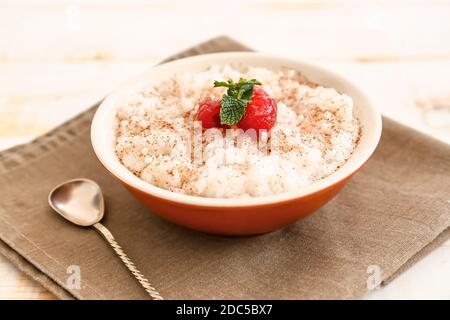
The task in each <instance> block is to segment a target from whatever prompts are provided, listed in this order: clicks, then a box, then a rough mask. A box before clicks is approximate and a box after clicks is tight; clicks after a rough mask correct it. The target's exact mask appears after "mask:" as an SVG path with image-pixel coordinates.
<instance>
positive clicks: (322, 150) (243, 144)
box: [91, 52, 381, 235]
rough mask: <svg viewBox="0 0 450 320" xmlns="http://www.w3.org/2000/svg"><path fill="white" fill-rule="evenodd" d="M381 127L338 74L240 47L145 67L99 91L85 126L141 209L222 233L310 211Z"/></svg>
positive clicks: (362, 157)
mask: <svg viewBox="0 0 450 320" xmlns="http://www.w3.org/2000/svg"><path fill="white" fill-rule="evenodd" d="M380 136H381V116H380V114H379V112H378V111H377V110H376V109H375V107H374V106H373V104H372V103H371V101H370V99H369V98H368V97H367V95H366V94H364V93H363V91H362V90H361V89H359V88H358V87H357V86H356V85H355V84H353V83H352V82H350V81H349V80H346V79H344V78H342V77H341V76H339V75H337V74H335V73H333V72H330V71H328V70H325V69H323V68H320V67H318V66H315V65H312V64H309V63H304V62H299V61H295V60H290V59H286V58H280V57H274V56H270V55H266V54H261V53H250V52H231V53H217V54H208V55H201V56H196V57H190V58H185V59H181V60H177V61H174V62H170V63H166V64H163V65H160V66H157V67H154V68H152V69H151V70H149V71H147V72H146V73H144V74H143V75H141V76H140V77H139V78H138V79H136V80H135V81H133V83H129V84H128V85H126V86H125V87H123V88H121V89H119V90H118V91H116V92H114V93H112V94H111V95H109V96H108V97H107V98H106V99H105V100H104V101H103V102H102V103H101V105H100V106H99V108H98V110H97V111H96V114H95V116H94V119H93V122H92V127H91V140H92V145H93V148H94V151H95V153H96V155H97V157H98V159H99V160H100V162H101V163H102V164H103V166H104V167H105V168H106V170H107V171H108V172H109V173H110V174H111V175H112V176H114V177H115V178H116V179H117V180H118V181H120V182H121V183H122V184H123V185H124V186H125V187H126V188H127V189H129V190H130V191H131V192H132V194H133V195H134V196H135V197H136V198H137V199H138V200H139V201H141V202H142V203H143V204H144V205H146V206H147V207H148V208H150V210H151V212H153V213H156V214H158V215H160V216H161V217H163V218H165V219H167V220H169V221H171V222H174V223H176V224H179V225H183V226H186V227H188V228H192V229H195V230H200V231H204V232H209V233H216V234H223V235H251V234H261V233H266V232H270V231H272V230H275V229H277V228H280V227H282V226H285V225H287V224H290V223H293V222H295V221H296V220H298V219H300V218H303V217H305V216H307V215H308V214H310V213H313V212H314V211H316V210H317V209H318V208H320V207H321V206H323V205H324V204H326V203H327V202H328V201H329V200H330V199H332V198H333V197H334V196H335V195H336V194H337V193H338V192H339V191H340V190H341V189H342V187H343V186H344V185H345V184H346V183H347V182H348V180H349V179H350V178H351V177H352V176H353V175H354V174H355V173H356V172H357V171H358V170H359V169H360V168H361V167H362V166H363V165H364V164H365V163H366V161H367V160H368V159H369V158H370V156H371V155H372V153H373V152H374V150H375V148H376V146H377V144H378V142H379V139H380Z"/></svg>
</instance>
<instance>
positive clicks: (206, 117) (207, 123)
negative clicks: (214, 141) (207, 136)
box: [197, 97, 222, 129]
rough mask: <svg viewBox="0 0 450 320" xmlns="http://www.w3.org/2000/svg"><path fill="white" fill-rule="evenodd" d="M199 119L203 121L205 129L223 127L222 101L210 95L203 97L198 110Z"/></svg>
mask: <svg viewBox="0 0 450 320" xmlns="http://www.w3.org/2000/svg"><path fill="white" fill-rule="evenodd" d="M197 119H198V120H200V121H201V122H202V127H203V128H205V129H208V128H221V127H222V126H221V124H220V101H219V100H213V99H211V98H210V97H207V98H205V99H203V101H202V102H200V107H199V108H198V111H197Z"/></svg>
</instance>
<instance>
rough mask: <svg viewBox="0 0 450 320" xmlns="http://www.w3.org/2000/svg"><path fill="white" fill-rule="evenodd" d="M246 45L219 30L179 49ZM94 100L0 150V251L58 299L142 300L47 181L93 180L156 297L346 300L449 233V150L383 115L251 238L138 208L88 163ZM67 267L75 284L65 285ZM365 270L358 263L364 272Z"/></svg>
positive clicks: (96, 165)
mask: <svg viewBox="0 0 450 320" xmlns="http://www.w3.org/2000/svg"><path fill="white" fill-rule="evenodd" d="M227 50H234V51H236V50H247V48H245V47H244V46H242V45H240V44H238V43H236V42H235V41H233V40H231V39H229V38H226V37H220V38H216V39H214V40H211V41H208V42H206V43H203V44H201V45H199V46H197V47H195V48H193V49H191V50H188V51H186V52H184V53H182V54H181V55H177V56H175V57H172V59H174V58H178V57H181V56H187V55H193V54H201V53H207V52H215V51H227ZM94 109H95V107H93V108H92V109H90V110H89V111H87V112H85V113H83V114H81V115H80V116H78V117H76V118H75V119H73V120H70V121H69V122H67V123H66V124H64V125H62V126H61V127H59V128H57V129H55V130H53V131H52V132H50V133H48V134H46V135H45V136H42V137H40V138H38V139H36V140H35V141H33V142H31V143H29V144H25V145H22V146H18V147H15V148H12V149H10V150H7V151H4V152H2V153H1V154H0V186H1V192H0V238H1V241H0V252H1V253H3V254H4V255H5V256H7V257H8V258H9V259H10V260H11V261H12V262H13V263H14V264H15V265H17V266H18V267H19V268H20V269H22V270H23V271H25V272H26V273H27V274H29V275H30V276H31V277H32V278H34V279H35V280H37V281H38V282H40V283H41V284H42V285H44V286H45V287H46V288H48V289H49V290H50V291H51V292H53V293H54V294H55V295H57V296H58V297H61V298H79V299H106V298H112V299H118V298H124V299H128V298H146V295H145V293H144V291H143V290H142V289H141V288H140V287H139V286H138V284H137V282H136V281H135V280H134V279H133V278H132V276H131V275H130V274H129V272H128V271H127V270H126V269H125V267H124V266H123V265H122V264H121V262H120V260H119V259H118V258H117V257H116V256H115V255H114V252H113V250H112V249H111V248H110V247H108V244H107V243H106V242H105V241H104V240H103V239H102V238H101V237H100V236H99V235H98V234H97V233H96V232H95V231H94V230H93V229H90V228H80V227H76V226H73V225H71V224H70V223H68V222H66V221H65V220H63V219H62V218H60V217H59V216H58V215H57V214H56V213H54V212H52V210H51V209H50V208H49V206H48V205H47V194H48V192H49V190H50V189H51V188H52V187H53V186H54V185H56V184H58V183H60V182H62V181H64V180H66V179H72V178H75V177H87V178H91V179H93V180H96V181H97V182H98V183H99V184H100V186H101V187H102V189H103V191H104V194H105V200H106V204H107V213H106V219H105V221H104V222H105V225H106V226H107V227H108V228H109V229H110V230H111V232H112V233H113V234H114V235H115V237H116V239H117V241H118V242H119V243H121V244H122V246H123V248H124V249H125V250H126V252H127V253H128V254H129V256H130V257H131V258H132V259H133V260H134V261H135V263H136V265H137V266H138V267H139V268H140V269H141V270H142V271H143V273H144V274H145V275H146V276H147V277H148V278H149V279H150V281H151V283H152V284H153V285H154V286H155V287H156V288H157V289H158V290H159V291H160V293H161V294H162V296H163V297H165V298H167V299H176V298H181V299H183V298H185V299H197V298H205V299H216V298H228V299H235V298H236V299H239V298H248V299H254V298H262V299H268V298H269V299H270V298H275V299H278V298H287V299H291V298H294V299H315V298H325V299H328V298H338V299H347V298H358V297H361V296H363V295H364V294H365V293H366V292H367V290H368V289H367V283H369V285H372V284H373V283H374V281H373V280H374V277H375V280H376V277H377V273H375V274H373V273H371V272H373V271H375V272H376V271H377V270H378V268H379V270H380V271H381V279H383V280H387V279H390V278H392V277H394V276H395V275H396V274H397V273H398V272H399V270H403V269H404V268H405V267H406V266H407V265H409V264H411V263H412V262H414V261H415V260H417V259H418V258H420V257H421V256H422V255H424V254H425V253H426V252H427V251H429V250H431V249H432V248H433V247H434V246H436V245H437V244H439V243H440V242H441V241H442V240H445V239H447V238H448V236H449V234H450V232H444V231H445V230H446V229H447V228H448V226H449V225H450V210H449V209H450V203H449V202H448V201H449V200H450V148H449V146H448V145H446V144H443V143H440V142H438V141H436V140H433V139H431V138H429V137H427V136H424V135H422V134H420V133H418V132H416V131H414V130H412V129H409V128H406V127H404V126H402V125H400V124H398V123H395V122H393V121H391V120H389V119H384V125H383V127H384V128H383V130H384V131H383V136H382V140H381V143H380V145H379V147H378V149H377V151H376V153H375V154H374V156H373V158H372V159H371V160H370V161H369V162H368V164H367V165H366V167H364V169H363V170H361V171H360V172H359V173H358V174H357V175H356V176H355V177H354V178H353V179H352V181H351V182H350V183H349V185H348V186H347V187H346V188H345V189H344V190H343V191H342V192H341V193H340V194H339V195H338V196H337V197H336V198H335V199H334V200H333V201H332V202H330V203H329V204H327V205H326V206H325V207H324V208H323V209H321V210H319V211H318V212H317V213H315V214H314V215H312V216H310V217H308V218H306V219H304V220H301V221H298V222H297V223H295V224H292V225H290V226H288V227H286V228H283V229H281V230H278V231H275V232H272V233H270V234H266V235H262V236H255V237H243V238H232V237H220V236H213V235H208V234H203V233H199V232H195V231H191V230H188V229H185V228H182V227H178V226H176V225H173V224H171V223H168V222H166V221H163V220H161V219H160V218H158V217H157V216H156V215H154V214H151V213H150V212H148V210H147V209H145V208H144V207H142V206H141V205H140V204H139V203H138V202H137V201H135V200H134V198H133V197H132V196H131V195H130V194H129V193H128V192H127V191H126V190H125V189H124V188H123V187H122V186H120V185H119V184H118V183H117V182H116V181H115V180H114V179H112V178H111V177H110V176H109V175H108V174H106V173H105V170H104V169H103V168H102V167H101V166H100V164H99V163H98V161H97V159H96V157H95V156H94V153H93V151H92V149H91V145H90V141H89V125H90V121H91V118H92V115H93V113H94ZM71 265H75V266H79V267H80V271H81V288H80V289H76V288H74V289H70V288H68V286H67V278H68V273H67V271H68V267H69V266H71ZM368 271H369V273H368Z"/></svg>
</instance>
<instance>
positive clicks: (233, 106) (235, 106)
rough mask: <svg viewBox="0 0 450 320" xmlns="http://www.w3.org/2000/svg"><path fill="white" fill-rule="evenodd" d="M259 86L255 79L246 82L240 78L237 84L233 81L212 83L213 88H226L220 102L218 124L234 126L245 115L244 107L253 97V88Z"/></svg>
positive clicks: (259, 83)
mask: <svg viewBox="0 0 450 320" xmlns="http://www.w3.org/2000/svg"><path fill="white" fill-rule="evenodd" d="M255 85H261V82H259V81H258V80H256V79H252V80H247V79H244V78H240V79H239V81H238V82H234V81H233V80H231V79H230V80H227V81H214V87H215V88H216V87H225V88H228V90H227V94H225V95H224V96H223V98H222V100H221V102H220V103H221V106H222V108H221V109H220V122H221V124H227V125H230V126H232V125H234V124H236V123H238V122H239V121H240V120H241V119H242V117H243V116H244V114H245V107H246V106H247V104H248V103H249V102H250V101H251V99H252V96H253V87H254V86H255Z"/></svg>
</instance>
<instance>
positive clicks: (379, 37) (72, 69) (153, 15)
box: [0, 0, 450, 299]
mask: <svg viewBox="0 0 450 320" xmlns="http://www.w3.org/2000/svg"><path fill="white" fill-rule="evenodd" d="M220 34H228V35H230V36H232V37H234V38H236V39H238V40H240V41H241V42H243V43H246V44H248V45H249V46H251V47H253V48H255V49H257V50H260V51H264V52H267V53H274V54H280V55H285V56H291V57H294V58H301V59H304V60H311V61H313V62H316V63H320V64H322V65H324V66H325V67H328V68H331V69H334V70H336V71H338V72H340V73H342V74H344V75H345V76H347V77H350V78H352V79H355V80H356V81H357V82H358V83H359V84H360V85H361V86H362V87H363V88H365V89H366V90H367V91H368V92H369V93H370V94H371V95H372V96H373V98H374V99H375V101H376V102H377V103H378V106H379V107H380V109H381V110H382V112H383V113H384V114H385V115H387V116H390V117H392V118H394V119H396V120H398V121H400V122H403V123H405V124H407V125H410V126H412V127H414V128H416V129H418V130H420V131H423V132H425V133H427V134H430V135H433V136H434V137H436V138H438V139H441V140H443V141H446V142H447V143H450V86H449V84H450V41H448V40H449V39H450V1H443V0H441V1H440V0H426V1H381V0H378V1H377V0H371V1H350V0H348V1H326V2H322V1H275V0H267V1H256V0H254V1H245V2H244V1H237V0H236V1H230V0H227V1H223V0H222V1H206V0H204V1H202V0H197V1H182V0H175V1H168V0H166V1H162V0H161V1H143V0H109V1H101V0H67V1H62V0H28V1H27V0H0V39H1V41H0V149H3V148H7V147H10V146H13V145H15V144H18V143H23V142H26V141H28V140H30V139H31V138H33V137H36V136H37V135H40V134H42V133H44V132H46V131H48V130H50V129H51V128H53V127H54V126H57V125H58V124H60V123H61V122H62V121H64V120H66V119H68V118H69V117H71V116H73V115H75V114H77V113H79V112H80V111H83V110H84V109H85V108H86V107H88V106H90V105H91V104H92V103H93V102H95V101H96V100H98V99H99V98H101V97H102V96H104V95H105V94H106V93H107V92H109V91H110V90H112V89H113V88H115V87H116V86H118V85H119V84H120V83H121V82H123V81H124V80H126V79H128V78H131V77H133V76H134V75H136V74H138V73H139V72H141V71H142V70H145V69H146V68H149V67H151V66H152V65H153V64H155V63H156V62H158V61H159V60H160V59H162V58H163V57H166V56H167V55H169V54H172V53H175V52H177V51H179V50H180V49H183V48H186V47H189V46H191V45H193V44H195V43H197V42H200V41H203V40H206V39H207V38H210V37H213V36H216V35H220ZM449 200H450V199H449ZM449 210H450V206H449ZM0 298H7V299H17V298H19V299H20V298H23V299H51V298H53V296H52V295H51V294H50V293H48V292H46V291H45V290H44V289H42V288H41V287H40V286H39V285H38V284H36V283H34V282H33V281H31V280H29V279H28V278H26V277H25V276H24V275H23V274H22V273H21V272H20V271H18V270H17V269H15V267H13V266H12V265H11V264H10V263H9V262H7V261H6V259H5V258H3V257H1V256H0ZM367 298H368V299H377V298H388V299H390V298H406V299H408V298H425V299H426V298H444V299H450V241H448V242H447V243H445V244H444V245H442V246H441V247H439V248H438V249H436V250H435V251H434V252H432V253H431V254H430V255H428V256H427V257H426V258H424V259H423V260H422V261H420V262H419V263H417V264H416V265H415V266H413V267H412V268H411V269H409V270H408V271H406V272H405V273H403V274H402V275H400V276H399V277H398V278H397V279H396V280H395V281H393V282H392V283H391V284H390V285H388V286H387V287H385V288H382V289H380V290H378V291H375V292H373V293H371V294H370V295H368V296H367Z"/></svg>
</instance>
